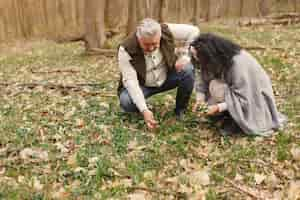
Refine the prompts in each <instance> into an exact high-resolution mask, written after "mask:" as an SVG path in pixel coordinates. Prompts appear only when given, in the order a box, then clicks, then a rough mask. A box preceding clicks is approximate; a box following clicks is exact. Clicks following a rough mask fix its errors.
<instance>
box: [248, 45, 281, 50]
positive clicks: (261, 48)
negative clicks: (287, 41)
mask: <svg viewBox="0 0 300 200" xmlns="http://www.w3.org/2000/svg"><path fill="white" fill-rule="evenodd" d="M244 49H246V50H267V49H271V50H278V51H285V49H284V48H281V47H262V46H247V47H244Z"/></svg>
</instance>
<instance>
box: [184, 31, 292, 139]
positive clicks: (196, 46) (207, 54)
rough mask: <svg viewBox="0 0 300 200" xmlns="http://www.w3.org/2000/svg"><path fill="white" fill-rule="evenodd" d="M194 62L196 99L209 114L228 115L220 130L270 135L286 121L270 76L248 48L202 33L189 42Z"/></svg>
mask: <svg viewBox="0 0 300 200" xmlns="http://www.w3.org/2000/svg"><path fill="white" fill-rule="evenodd" d="M190 49H191V53H192V62H193V63H194V66H196V103H195V104H194V106H193V111H196V110H197V108H198V107H199V106H200V105H201V103H204V102H205V101H206V102H207V103H208V105H209V107H208V115H213V116H215V115H221V116H223V117H225V116H226V115H227V116H229V119H230V120H229V121H228V120H225V121H224V124H223V131H224V132H223V133H224V134H229V133H232V132H234V131H237V130H238V129H239V130H241V131H243V132H244V133H246V134H252V135H261V136H269V135H270V134H272V132H273V130H276V129H279V128H280V127H281V126H283V124H284V123H285V122H286V121H287V120H286V117H285V116H283V115H282V114H280V113H279V112H278V111H277V108H276V105H275V99H274V95H273V90H272V83H271V81H270V78H269V77H268V75H267V74H266V72H265V71H264V69H263V68H262V67H261V65H260V64H259V63H258V62H257V60H256V59H255V58H254V57H253V56H251V55H250V54H249V53H248V52H247V51H245V50H244V49H242V48H241V47H240V46H239V45H237V44H235V43H233V42H231V41H229V40H226V39H224V38H222V37H219V36H216V35H213V34H209V33H207V34H201V35H200V36H198V37H197V38H196V39H195V40H194V41H193V42H192V43H191V48H190Z"/></svg>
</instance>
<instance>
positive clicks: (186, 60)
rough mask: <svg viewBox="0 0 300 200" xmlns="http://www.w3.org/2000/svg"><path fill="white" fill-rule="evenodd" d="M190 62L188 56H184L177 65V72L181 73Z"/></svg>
mask: <svg viewBox="0 0 300 200" xmlns="http://www.w3.org/2000/svg"><path fill="white" fill-rule="evenodd" d="M189 62H190V59H189V57H188V56H182V57H181V58H179V59H178V60H177V61H176V63H175V69H176V71H177V72H181V71H182V70H183V68H184V66H185V65H187V64H188V63H189Z"/></svg>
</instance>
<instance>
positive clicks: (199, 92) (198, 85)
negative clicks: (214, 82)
mask: <svg viewBox="0 0 300 200" xmlns="http://www.w3.org/2000/svg"><path fill="white" fill-rule="evenodd" d="M194 88H195V92H196V100H197V101H203V102H204V101H205V93H206V90H207V89H206V86H205V84H204V82H203V80H202V77H201V70H200V69H197V68H195V85H194Z"/></svg>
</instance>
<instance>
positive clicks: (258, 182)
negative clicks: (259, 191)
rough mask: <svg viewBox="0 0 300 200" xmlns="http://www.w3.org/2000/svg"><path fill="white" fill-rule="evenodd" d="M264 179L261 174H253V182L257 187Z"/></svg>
mask: <svg viewBox="0 0 300 200" xmlns="http://www.w3.org/2000/svg"><path fill="white" fill-rule="evenodd" d="M265 179H266V176H265V175H263V174H254V180H255V183H256V184H257V185H260V184H261V183H262V182H263V181H264V180H265Z"/></svg>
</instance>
